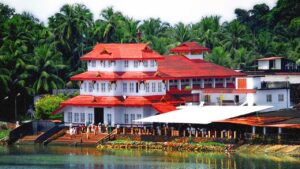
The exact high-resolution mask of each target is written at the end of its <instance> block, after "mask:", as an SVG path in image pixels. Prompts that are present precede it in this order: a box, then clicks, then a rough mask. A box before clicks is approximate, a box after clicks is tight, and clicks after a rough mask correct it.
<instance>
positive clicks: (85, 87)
mask: <svg viewBox="0 0 300 169" xmlns="http://www.w3.org/2000/svg"><path fill="white" fill-rule="evenodd" d="M84 91H85V92H86V91H87V86H86V83H84Z"/></svg>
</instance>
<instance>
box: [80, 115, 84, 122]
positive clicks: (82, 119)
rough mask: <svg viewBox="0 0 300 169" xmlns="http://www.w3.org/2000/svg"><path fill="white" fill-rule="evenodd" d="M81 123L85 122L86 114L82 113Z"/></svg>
mask: <svg viewBox="0 0 300 169" xmlns="http://www.w3.org/2000/svg"><path fill="white" fill-rule="evenodd" d="M80 121H81V123H84V122H85V114H84V113H80Z"/></svg>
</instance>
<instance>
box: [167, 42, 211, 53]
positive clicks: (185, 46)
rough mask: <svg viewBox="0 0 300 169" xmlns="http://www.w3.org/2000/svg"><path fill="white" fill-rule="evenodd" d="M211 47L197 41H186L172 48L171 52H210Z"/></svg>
mask: <svg viewBox="0 0 300 169" xmlns="http://www.w3.org/2000/svg"><path fill="white" fill-rule="evenodd" d="M208 51H209V49H208V48H206V47H203V46H201V45H199V44H198V43H197V42H184V43H182V44H180V45H179V46H177V47H175V48H172V49H170V52H175V53H181V52H197V53H198V52H199V53H201V52H208Z"/></svg>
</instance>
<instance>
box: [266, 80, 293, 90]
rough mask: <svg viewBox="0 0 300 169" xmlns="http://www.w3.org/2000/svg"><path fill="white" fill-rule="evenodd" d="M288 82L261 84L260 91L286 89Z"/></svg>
mask: <svg viewBox="0 0 300 169" xmlns="http://www.w3.org/2000/svg"><path fill="white" fill-rule="evenodd" d="M289 87H290V84H289V82H261V89H288V88H289Z"/></svg>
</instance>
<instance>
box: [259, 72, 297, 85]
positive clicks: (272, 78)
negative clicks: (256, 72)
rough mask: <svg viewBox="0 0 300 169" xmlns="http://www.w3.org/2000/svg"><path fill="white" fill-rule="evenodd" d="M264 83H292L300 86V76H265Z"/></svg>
mask: <svg viewBox="0 0 300 169" xmlns="http://www.w3.org/2000/svg"><path fill="white" fill-rule="evenodd" d="M262 81H265V82H286V81H288V82H290V83H291V84H300V74H299V75H265V77H262Z"/></svg>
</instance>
